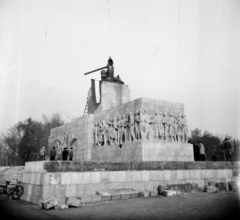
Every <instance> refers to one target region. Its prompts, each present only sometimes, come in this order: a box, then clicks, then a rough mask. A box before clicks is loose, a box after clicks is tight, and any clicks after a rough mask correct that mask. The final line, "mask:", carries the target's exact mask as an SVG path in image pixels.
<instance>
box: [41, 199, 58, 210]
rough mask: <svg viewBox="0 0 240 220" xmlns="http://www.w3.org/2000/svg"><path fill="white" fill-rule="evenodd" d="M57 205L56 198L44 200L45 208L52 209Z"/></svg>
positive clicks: (43, 205)
mask: <svg viewBox="0 0 240 220" xmlns="http://www.w3.org/2000/svg"><path fill="white" fill-rule="evenodd" d="M56 205H58V200H57V199H56V198H53V199H50V200H46V201H44V202H42V207H43V209H50V208H52V207H54V206H56Z"/></svg>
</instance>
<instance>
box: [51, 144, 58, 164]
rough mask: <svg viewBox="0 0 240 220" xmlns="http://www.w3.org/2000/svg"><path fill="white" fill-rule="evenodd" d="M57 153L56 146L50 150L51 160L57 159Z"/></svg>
mask: <svg viewBox="0 0 240 220" xmlns="http://www.w3.org/2000/svg"><path fill="white" fill-rule="evenodd" d="M56 155H57V151H56V150H55V147H53V148H52V150H51V151H50V160H51V161H52V160H55V157H56Z"/></svg>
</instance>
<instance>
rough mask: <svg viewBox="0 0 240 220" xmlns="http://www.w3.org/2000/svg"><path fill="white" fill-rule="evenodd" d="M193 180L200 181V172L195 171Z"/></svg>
mask: <svg viewBox="0 0 240 220" xmlns="http://www.w3.org/2000/svg"><path fill="white" fill-rule="evenodd" d="M195 179H201V170H195Z"/></svg>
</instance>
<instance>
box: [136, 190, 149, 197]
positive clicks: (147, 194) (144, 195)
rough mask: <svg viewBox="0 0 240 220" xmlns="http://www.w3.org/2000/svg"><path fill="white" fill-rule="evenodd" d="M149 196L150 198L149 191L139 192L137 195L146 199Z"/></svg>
mask: <svg viewBox="0 0 240 220" xmlns="http://www.w3.org/2000/svg"><path fill="white" fill-rule="evenodd" d="M149 196H150V191H142V192H139V194H138V197H144V198H147V197H149Z"/></svg>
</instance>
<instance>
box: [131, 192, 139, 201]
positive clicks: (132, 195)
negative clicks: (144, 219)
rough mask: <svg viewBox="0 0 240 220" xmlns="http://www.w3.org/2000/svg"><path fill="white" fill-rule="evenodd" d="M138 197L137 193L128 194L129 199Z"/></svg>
mask: <svg viewBox="0 0 240 220" xmlns="http://www.w3.org/2000/svg"><path fill="white" fill-rule="evenodd" d="M138 195H139V193H138V192H130V193H129V199H135V198H138Z"/></svg>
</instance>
